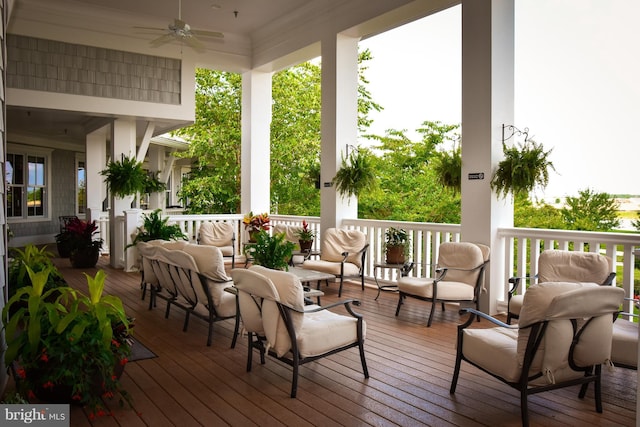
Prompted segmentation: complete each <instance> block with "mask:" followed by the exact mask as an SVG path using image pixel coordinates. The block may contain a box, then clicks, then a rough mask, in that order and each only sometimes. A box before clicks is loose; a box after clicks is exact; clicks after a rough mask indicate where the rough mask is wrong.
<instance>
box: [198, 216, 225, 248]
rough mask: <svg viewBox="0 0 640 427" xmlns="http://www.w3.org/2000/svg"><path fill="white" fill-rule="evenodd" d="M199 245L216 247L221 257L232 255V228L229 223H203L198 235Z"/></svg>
mask: <svg viewBox="0 0 640 427" xmlns="http://www.w3.org/2000/svg"><path fill="white" fill-rule="evenodd" d="M198 236H199V243H200V244H201V245H209V246H216V247H218V248H219V249H220V250H221V251H222V255H224V256H231V255H233V253H234V247H233V236H234V226H233V224H232V223H230V222H203V223H202V224H201V225H200V230H199V233H198Z"/></svg>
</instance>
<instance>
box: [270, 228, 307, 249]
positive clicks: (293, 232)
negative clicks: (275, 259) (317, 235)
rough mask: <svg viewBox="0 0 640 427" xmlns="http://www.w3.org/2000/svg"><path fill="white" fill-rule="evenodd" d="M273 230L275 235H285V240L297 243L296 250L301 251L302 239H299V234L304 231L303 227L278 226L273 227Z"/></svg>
mask: <svg viewBox="0 0 640 427" xmlns="http://www.w3.org/2000/svg"><path fill="white" fill-rule="evenodd" d="M272 230H273V234H282V233H284V238H285V239H287V240H288V241H290V242H293V243H295V245H296V250H300V243H299V242H300V237H298V234H297V233H298V232H300V231H301V230H302V227H299V226H296V225H286V224H276V225H274V226H273V228H272Z"/></svg>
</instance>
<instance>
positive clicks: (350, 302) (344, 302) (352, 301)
mask: <svg viewBox="0 0 640 427" xmlns="http://www.w3.org/2000/svg"><path fill="white" fill-rule="evenodd" d="M279 304H280V305H282V306H283V307H287V308H288V309H289V310H291V311H295V312H296V313H303V314H304V313H317V312H319V311H323V310H328V309H330V308H334V307H338V306H341V305H344V306H345V308H346V309H347V311H348V312H349V314H351V315H352V316H353V317H358V318H360V317H362V315H361V314H358V313H356V312H354V311H353V309H352V308H351V305H360V300H357V299H346V300H341V301H336V302H334V303H331V304H329V305H323V306H322V307H317V308H312V309H308V310H299V309H297V308H294V307H292V306H290V305H289V304H285V303H283V302H280V303H279Z"/></svg>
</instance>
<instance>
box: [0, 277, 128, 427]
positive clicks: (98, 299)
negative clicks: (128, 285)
mask: <svg viewBox="0 0 640 427" xmlns="http://www.w3.org/2000/svg"><path fill="white" fill-rule="evenodd" d="M54 269H55V267H54V268H47V269H45V270H43V271H40V272H37V273H36V272H34V271H33V270H31V269H30V268H27V271H28V273H29V276H30V278H31V283H32V286H26V287H23V288H21V289H19V290H18V291H17V292H16V294H15V295H14V296H13V297H11V299H10V300H9V302H8V303H7V306H6V307H5V308H4V309H3V311H2V320H3V325H4V327H5V334H6V339H7V348H6V351H5V356H4V357H5V364H6V366H10V367H13V369H12V372H13V374H14V375H15V381H16V387H17V390H18V391H19V392H20V393H21V395H23V396H25V397H26V398H27V399H28V400H30V401H32V402H33V400H34V399H36V398H37V399H38V400H40V401H44V402H48V403H75V404H80V405H84V406H87V408H88V410H89V411H90V414H92V415H90V417H91V416H96V415H97V416H100V415H105V414H106V410H105V408H104V402H103V398H110V397H114V396H117V397H119V398H120V402H121V403H122V402H123V401H127V402H128V403H129V404H131V402H130V399H129V396H128V394H127V393H126V391H125V390H124V389H123V387H122V385H121V383H120V379H119V375H120V374H121V373H122V370H123V369H124V365H125V364H126V363H127V360H128V359H127V358H128V357H129V355H130V352H131V342H130V341H129V335H130V333H131V330H132V324H131V319H129V318H128V317H127V316H126V315H125V312H124V308H123V305H122V301H121V300H120V299H119V298H118V297H116V296H111V295H103V290H104V281H105V278H106V274H105V273H104V271H102V270H100V271H98V272H97V273H96V275H95V277H91V276H89V275H87V274H86V273H85V276H86V278H87V284H88V291H89V292H88V295H85V294H84V293H82V292H80V291H77V290H75V289H73V288H70V287H66V286H63V287H59V288H57V289H56V294H55V295H56V296H55V300H53V301H51V300H50V297H51V296H52V293H53V290H48V291H45V287H44V285H45V283H46V282H47V280H48V276H49V274H51V273H52V272H53V270H54ZM27 301H28V304H26V305H25V304H24V303H25V302H27ZM16 305H18V306H20V308H18V310H15V312H14V313H13V314H12V315H11V316H10V317H9V315H8V314H9V312H10V311H12V309H13V307H14V306H16Z"/></svg>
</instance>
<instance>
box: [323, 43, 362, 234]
mask: <svg viewBox="0 0 640 427" xmlns="http://www.w3.org/2000/svg"><path fill="white" fill-rule="evenodd" d="M358 41H359V38H354V37H347V36H343V35H340V34H338V35H337V36H336V37H335V39H334V38H331V39H326V40H323V41H322V82H321V84H322V123H321V128H320V129H321V136H322V146H321V153H320V165H321V169H320V192H321V195H320V217H321V224H320V225H321V228H322V230H326V229H327V228H330V227H339V226H340V225H341V223H342V219H344V218H357V217H358V200H357V198H356V197H347V198H343V197H342V196H341V195H340V194H339V193H338V192H337V191H336V189H335V187H334V186H332V185H331V180H332V179H333V177H334V176H335V175H336V172H337V171H338V169H339V168H340V164H341V162H342V156H343V155H346V148H347V145H350V146H354V147H355V146H356V145H357V137H358ZM350 149H351V148H350Z"/></svg>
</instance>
